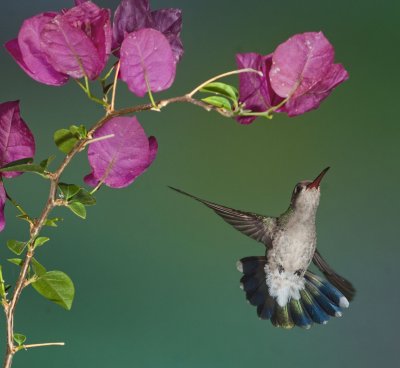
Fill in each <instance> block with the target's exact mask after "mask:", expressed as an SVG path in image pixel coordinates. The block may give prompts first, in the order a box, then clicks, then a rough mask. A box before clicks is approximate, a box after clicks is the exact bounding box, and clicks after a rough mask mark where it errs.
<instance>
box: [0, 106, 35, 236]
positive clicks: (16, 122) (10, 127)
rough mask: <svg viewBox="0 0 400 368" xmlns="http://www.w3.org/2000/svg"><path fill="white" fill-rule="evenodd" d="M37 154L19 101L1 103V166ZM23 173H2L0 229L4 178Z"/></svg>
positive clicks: (2, 216)
mask: <svg viewBox="0 0 400 368" xmlns="http://www.w3.org/2000/svg"><path fill="white" fill-rule="evenodd" d="M34 155H35V140H34V138H33V135H32V132H31V131H30V130H29V128H28V126H27V125H26V123H25V122H24V121H23V120H22V118H21V115H20V111H19V101H10V102H4V103H2V104H0V167H3V166H5V165H7V164H9V163H10V162H13V161H17V160H21V159H23V158H31V157H33V156H34ZM18 175H21V173H18V172H6V173H0V231H1V230H3V228H4V225H5V222H4V204H5V200H6V194H5V190H4V186H3V183H2V178H14V177H16V176H18Z"/></svg>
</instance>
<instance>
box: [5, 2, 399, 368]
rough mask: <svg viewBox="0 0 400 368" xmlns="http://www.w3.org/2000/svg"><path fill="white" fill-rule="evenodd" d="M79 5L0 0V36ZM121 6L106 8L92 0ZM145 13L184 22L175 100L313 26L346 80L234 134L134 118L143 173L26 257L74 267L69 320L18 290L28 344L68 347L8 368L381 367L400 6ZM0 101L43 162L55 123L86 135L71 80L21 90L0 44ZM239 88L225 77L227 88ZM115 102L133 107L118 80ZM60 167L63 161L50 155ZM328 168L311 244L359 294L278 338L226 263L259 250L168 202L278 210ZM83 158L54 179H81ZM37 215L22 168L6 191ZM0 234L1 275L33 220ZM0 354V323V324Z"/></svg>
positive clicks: (93, 114) (228, 124)
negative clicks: (12, 110) (142, 148)
mask: <svg viewBox="0 0 400 368" xmlns="http://www.w3.org/2000/svg"><path fill="white" fill-rule="evenodd" d="M71 3H72V1H67V0H64V1H61V0H60V1H49V0H48V1H44V0H41V1H34V2H33V1H32V2H31V1H12V2H11V1H7V2H4V4H2V11H1V14H0V30H1V33H0V34H1V43H4V42H5V41H7V40H8V39H10V38H12V37H14V36H15V35H16V34H17V32H18V29H19V26H20V24H21V23H22V21H23V19H25V18H27V17H29V16H32V15H34V14H36V13H39V12H42V11H46V10H57V9H59V8H61V7H69V6H70V5H71ZM99 4H101V5H103V6H108V7H110V8H113V9H115V7H116V4H117V1H99ZM152 6H153V8H154V9H156V8H161V7H180V8H182V9H183V13H184V30H183V41H184V44H185V48H186V53H185V56H184V59H183V60H182V62H181V64H180V65H179V68H178V74H177V78H176V82H175V84H174V86H173V87H172V88H171V89H170V90H169V91H167V92H166V93H163V94H162V96H176V95H180V94H183V93H185V92H187V91H189V90H191V89H192V88H193V87H194V86H195V85H197V84H199V83H200V82H202V81H203V80H205V79H207V78H209V77H210V76H213V75H215V74H218V73H220V72H224V71H227V70H231V69H234V68H235V61H234V55H235V53H237V52H246V51H255V52H260V53H264V54H266V53H269V52H271V51H273V50H274V48H275V47H276V46H277V45H278V44H279V43H281V42H283V41H284V40H286V39H287V38H288V37H289V36H291V35H292V34H295V33H300V32H305V31H319V30H322V31H323V32H324V33H325V34H326V36H327V37H328V38H329V40H330V41H331V42H332V43H333V45H334V46H335V49H336V60H337V61H339V62H342V63H343V64H344V65H345V67H346V68H347V69H348V71H349V73H350V76H351V78H350V80H349V81H348V82H346V83H345V84H344V85H342V86H340V87H339V88H338V89H337V90H336V91H335V92H334V93H333V94H332V96H331V97H330V98H328V99H327V100H326V101H325V102H324V103H323V104H322V106H321V108H320V109H319V110H317V111H314V112H311V113H307V114H305V115H303V116H301V117H297V118H293V119H289V118H287V117H285V116H283V115H282V116H276V117H275V118H274V119H273V120H272V121H267V120H257V121H256V122H255V123H254V124H253V125H250V126H240V125H238V124H237V123H235V122H234V121H231V120H227V119H224V118H223V117H221V116H219V115H217V114H215V113H207V112H205V111H203V110H201V109H199V108H197V107H195V106H189V105H188V106H186V105H175V106H170V107H168V108H167V109H165V110H164V111H163V112H162V114H158V113H154V112H147V113H142V114H140V115H139V119H140V121H141V122H142V124H143V126H144V127H145V129H146V131H147V132H148V134H154V135H156V136H157V139H158V142H159V146H160V149H159V155H158V157H157V160H156V161H155V163H154V164H153V166H151V168H150V170H149V171H148V172H147V173H146V174H145V175H143V176H142V177H140V178H139V179H138V180H137V181H136V182H135V183H134V185H132V186H131V187H129V188H126V189H122V190H111V189H108V188H104V190H101V191H100V193H99V194H98V197H97V198H98V205H97V206H96V207H92V208H89V211H88V219H87V220H86V221H81V220H80V219H78V218H76V217H73V216H71V215H70V214H69V213H67V210H66V209H60V210H59V211H57V212H56V215H59V216H65V220H64V222H63V223H62V225H61V226H60V227H59V229H58V231H55V230H54V229H46V231H45V233H44V234H45V235H48V236H50V237H51V242H50V243H48V244H46V246H45V247H44V248H42V249H40V251H39V252H38V254H37V258H38V259H39V260H40V261H41V262H42V263H43V264H44V265H45V266H46V267H47V268H48V269H50V270H51V269H60V270H63V271H65V272H67V273H68V274H69V275H70V276H71V278H72V279H73V280H74V282H75V285H76V299H75V302H74V306H73V309H72V311H71V312H66V311H64V310H62V309H61V308H59V307H58V306H56V305H53V304H52V303H49V302H48V301H46V300H44V299H43V298H41V297H40V296H38V295H37V294H36V293H35V292H34V291H33V290H26V291H25V292H24V293H23V296H22V298H21V301H20V304H19V306H18V309H17V316H16V331H17V332H21V333H24V334H26V335H27V336H28V341H29V342H30V343H35V342H46V341H65V342H66V343H67V345H66V346H65V347H64V348H58V347H53V348H47V349H43V348H42V349H36V350H31V351H29V352H21V353H19V354H18V355H17V356H16V358H15V362H14V363H15V365H14V366H15V367H25V366H27V365H28V364H29V366H31V367H54V366H56V365H57V367H60V368H61V367H97V368H100V367H141V368H147V367H149V368H150V367H151V368H153V367H157V368H158V367H174V368H180V367H182V368H183V367H185V368H186V367H193V368H196V367H199V368H200V367H201V368H202V367H242V366H248V367H251V366H254V367H255V366H268V367H272V366H273V364H279V367H281V368H284V367H294V366H296V367H306V366H311V367H322V366H323V367H325V368H330V367H332V368H333V367H335V368H336V367H350V366H352V367H375V366H395V365H396V363H398V361H399V358H400V357H399V350H398V327H399V322H398V314H399V301H400V297H399V291H398V270H399V268H398V259H399V256H400V252H399V244H398V229H399V200H398V197H399V196H398V183H399V180H400V174H399V164H398V163H399V153H400V152H399V133H400V127H399V122H398V118H397V109H398V95H399V92H398V86H399V82H400V78H399V73H398V70H399V58H400V52H399V45H400V37H399V36H400V33H399V25H398V19H399V17H398V16H399V11H400V5H399V3H398V2H397V1H381V2H377V1H372V0H370V1H353V2H352V1H348V0H346V1H345V0H340V1H335V2H333V1H332V2H331V1H329V2H328V1H320V0H319V1H317V0H315V1H301V2H300V1H295V0H291V1H285V2H272V1H264V2H261V1H256V0H247V1H245V2H243V1H237V0H235V1H233V0H223V1H215V0H214V1H212V0H203V1H184V0H168V1H167V0H165V1H164V0H163V1H161V0H160V1H155V0H154V1H152ZM0 53H1V56H0V57H1V59H0V60H1V71H0V73H1V74H0V76H1V85H2V88H1V90H0V95H1V99H0V100H1V101H5V100H13V99H21V100H22V114H23V117H24V119H25V120H26V121H27V122H28V124H29V125H30V127H31V129H32V130H33V132H34V134H35V136H36V140H37V146H38V149H37V158H38V159H43V158H45V157H47V156H49V155H50V154H53V153H55V152H56V151H57V150H56V148H55V146H54V145H53V143H52V135H53V132H54V131H55V130H56V129H59V128H62V127H66V126H69V125H70V124H73V123H85V124H87V125H91V124H92V123H93V122H94V121H95V120H96V119H97V118H99V117H100V116H101V114H102V112H101V109H100V108H98V107H97V106H93V105H92V104H91V103H90V102H89V101H86V100H85V98H84V96H83V95H82V93H81V92H80V91H79V90H78V88H77V86H76V85H75V84H74V83H72V82H71V83H69V84H68V85H67V86H66V87H64V88H53V87H48V86H44V85H40V84H38V83H36V82H34V81H32V80H30V79H29V78H28V77H27V76H26V75H25V74H24V73H23V72H22V71H21V70H20V69H19V68H18V66H17V65H16V64H15V63H14V62H13V61H12V60H11V58H10V57H9V56H8V55H7V54H6V52H5V51H4V50H3V49H1V51H0ZM235 80H236V78H233V79H232V81H235ZM118 92H119V93H118V99H119V101H118V105H119V106H120V107H123V106H129V105H134V104H136V103H139V100H138V99H136V98H135V97H134V96H133V95H131V94H129V93H128V92H127V90H126V88H125V87H120V88H119V90H118ZM57 155H58V159H60V158H61V157H62V154H61V153H57ZM328 165H330V166H331V171H330V172H329V173H328V175H327V176H326V178H325V179H324V182H323V185H322V194H323V195H322V198H321V206H320V210H319V214H318V240H319V243H318V244H319V249H320V250H321V252H322V253H323V254H324V255H325V256H326V258H327V259H328V260H329V262H330V263H331V264H332V265H333V266H334V267H335V269H337V270H338V271H339V272H340V273H342V274H343V275H345V276H346V277H348V278H349V279H350V280H351V281H352V282H353V283H354V285H355V286H356V288H357V291H358V293H357V296H356V299H355V301H354V303H352V304H351V307H350V309H349V310H348V311H346V312H345V313H344V316H343V318H342V319H334V320H332V321H331V322H330V323H329V324H328V325H327V326H315V327H314V328H312V329H311V330H309V331H304V330H301V329H293V330H291V331H284V330H281V329H275V328H273V327H272V326H271V324H270V323H269V322H264V321H259V320H258V318H257V316H256V311H255V308H254V307H252V306H250V305H248V304H247V303H246V301H245V298H244V295H243V292H242V291H241V290H240V289H239V278H240V274H239V273H238V272H237V271H236V269H235V262H236V260H238V259H239V258H241V257H244V256H250V255H260V254H262V253H263V247H261V246H260V245H258V244H257V243H255V242H254V241H252V240H251V239H247V238H246V237H245V236H243V235H241V234H239V233H238V232H236V231H234V230H232V229H231V228H230V227H229V226H228V225H226V224H225V223H223V221H222V220H221V219H219V218H218V217H217V216H216V215H214V214H213V213H212V212H211V211H210V210H208V209H206V208H204V207H203V206H201V205H200V204H198V203H195V202H194V201H190V200H189V199H187V198H184V197H182V196H179V195H177V194H176V193H174V192H172V191H170V190H169V189H167V185H173V186H177V187H179V188H182V189H184V190H187V191H189V192H192V193H194V194H197V195H199V196H202V197H203V198H207V199H210V200H213V201H216V202H219V203H222V204H226V205H228V206H231V207H235V208H239V209H244V210H249V211H254V212H259V213H265V214H271V215H278V214H279V213H281V212H282V211H283V210H284V209H286V207H287V205H288V201H289V198H290V193H291V190H292V188H293V186H294V184H295V183H296V182H297V181H299V180H302V179H312V178H314V177H315V176H316V175H317V174H318V173H319V172H320V171H321V170H322V169H323V168H324V167H326V166H328ZM87 172H88V165H87V159H86V157H85V155H82V156H81V157H79V159H77V160H75V161H74V163H73V165H72V167H71V168H70V169H69V170H67V172H66V173H65V176H64V177H63V180H64V181H67V182H77V183H81V178H82V176H83V175H84V174H86V173H87ZM6 185H7V188H8V190H9V191H10V193H11V194H12V195H13V196H14V197H16V198H18V199H19V200H20V201H21V202H22V203H23V204H24V206H25V207H26V208H27V209H28V210H29V211H31V212H32V213H34V214H38V213H39V211H40V209H41V208H42V206H43V203H44V201H45V198H46V195H47V186H46V183H45V182H44V181H43V180H42V179H41V178H39V177H35V176H30V175H24V176H22V177H19V178H17V179H15V180H13V181H12V182H7V183H6ZM7 207H8V208H7V218H8V227H7V228H6V231H5V232H3V233H2V234H1V235H0V239H1V243H2V245H3V246H2V248H1V250H0V257H1V259H2V261H1V263H2V264H3V265H5V268H6V271H5V274H6V278H7V281H9V282H10V281H11V280H13V279H14V278H15V277H16V276H17V268H16V267H14V266H12V265H10V266H8V265H6V263H7V262H6V261H5V258H10V257H11V254H10V252H9V251H8V250H7V249H6V247H5V242H6V240H7V239H13V238H16V239H19V240H24V239H25V238H26V236H27V229H26V225H25V224H23V223H16V221H15V220H14V219H13V217H14V215H15V210H14V209H13V208H11V206H9V205H8V206H7ZM0 328H1V336H0V337H1V339H2V340H1V341H3V343H2V345H3V346H4V331H3V330H4V321H2V322H1V326H0Z"/></svg>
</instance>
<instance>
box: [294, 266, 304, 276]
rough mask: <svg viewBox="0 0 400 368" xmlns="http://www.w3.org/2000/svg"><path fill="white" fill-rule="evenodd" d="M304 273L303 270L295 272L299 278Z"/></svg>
mask: <svg viewBox="0 0 400 368" xmlns="http://www.w3.org/2000/svg"><path fill="white" fill-rule="evenodd" d="M302 273H303V270H302V269H301V268H300V269H299V270H297V271H295V272H294V274H295V275H297V276H301V274H302Z"/></svg>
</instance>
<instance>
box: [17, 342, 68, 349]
mask: <svg viewBox="0 0 400 368" xmlns="http://www.w3.org/2000/svg"><path fill="white" fill-rule="evenodd" d="M64 345H65V342H45V343H41V344H28V345H21V346H20V348H22V349H25V350H28V349H32V348H40V347H42V346H64ZM20 350H21V349H20Z"/></svg>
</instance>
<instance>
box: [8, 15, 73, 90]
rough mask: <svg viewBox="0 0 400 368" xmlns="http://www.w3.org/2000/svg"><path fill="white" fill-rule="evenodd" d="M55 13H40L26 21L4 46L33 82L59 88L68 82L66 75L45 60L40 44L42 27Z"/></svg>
mask: <svg viewBox="0 0 400 368" xmlns="http://www.w3.org/2000/svg"><path fill="white" fill-rule="evenodd" d="M56 15H57V13H42V14H38V15H35V16H34V17H32V18H29V19H26V20H25V21H24V23H23V24H22V27H21V29H20V30H19V33H18V38H15V39H13V40H11V41H8V42H7V43H6V44H5V47H6V49H7V51H8V52H9V53H10V54H11V56H12V57H13V58H14V60H15V61H16V62H17V63H18V65H19V66H20V67H21V68H22V69H23V70H24V72H25V73H26V74H28V75H29V76H30V77H31V78H33V79H34V80H36V81H38V82H40V83H44V84H48V85H51V86H61V85H63V84H65V83H66V82H67V81H68V75H66V74H64V73H60V72H58V71H57V70H56V69H55V68H54V67H53V66H52V65H51V64H50V63H49V62H48V60H47V56H46V53H45V52H44V50H43V48H42V44H41V32H42V30H43V27H44V26H45V25H46V24H47V23H48V22H50V21H51V20H52V19H54V17H56Z"/></svg>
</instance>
